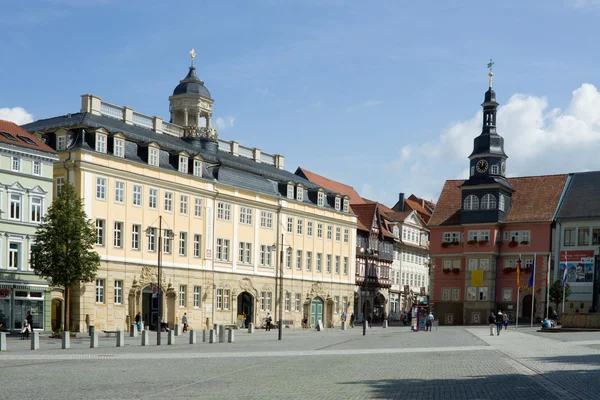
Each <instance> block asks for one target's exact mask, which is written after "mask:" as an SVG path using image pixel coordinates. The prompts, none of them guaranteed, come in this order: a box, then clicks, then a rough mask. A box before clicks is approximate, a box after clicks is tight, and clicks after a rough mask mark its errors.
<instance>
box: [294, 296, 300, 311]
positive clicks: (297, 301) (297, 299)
mask: <svg viewBox="0 0 600 400" xmlns="http://www.w3.org/2000/svg"><path fill="white" fill-rule="evenodd" d="M294 311H296V312H300V293H296V296H295V301H294Z"/></svg>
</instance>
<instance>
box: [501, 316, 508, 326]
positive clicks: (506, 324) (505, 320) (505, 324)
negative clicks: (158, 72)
mask: <svg viewBox="0 0 600 400" xmlns="http://www.w3.org/2000/svg"><path fill="white" fill-rule="evenodd" d="M502 322H504V330H507V329H508V315H506V313H502Z"/></svg>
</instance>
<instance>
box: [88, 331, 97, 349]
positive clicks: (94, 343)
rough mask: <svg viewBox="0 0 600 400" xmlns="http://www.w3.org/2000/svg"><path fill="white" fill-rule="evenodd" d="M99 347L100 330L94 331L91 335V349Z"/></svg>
mask: <svg viewBox="0 0 600 400" xmlns="http://www.w3.org/2000/svg"><path fill="white" fill-rule="evenodd" d="M96 347H98V332H96V331H94V332H92V333H91V335H90V349H95V348H96Z"/></svg>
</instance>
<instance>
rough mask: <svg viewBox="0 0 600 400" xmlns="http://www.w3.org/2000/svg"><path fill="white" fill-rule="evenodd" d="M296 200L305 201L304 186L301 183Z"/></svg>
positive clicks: (297, 188)
mask: <svg viewBox="0 0 600 400" xmlns="http://www.w3.org/2000/svg"><path fill="white" fill-rule="evenodd" d="M296 200H298V201H304V188H303V187H302V186H300V185H298V186H297V187H296Z"/></svg>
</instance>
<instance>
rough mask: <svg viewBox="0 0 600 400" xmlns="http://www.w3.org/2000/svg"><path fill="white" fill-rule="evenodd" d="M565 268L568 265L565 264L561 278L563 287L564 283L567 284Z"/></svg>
mask: <svg viewBox="0 0 600 400" xmlns="http://www.w3.org/2000/svg"><path fill="white" fill-rule="evenodd" d="M567 268H568V264H567V263H565V270H564V271H563V278H562V285H563V286H565V283H567Z"/></svg>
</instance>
